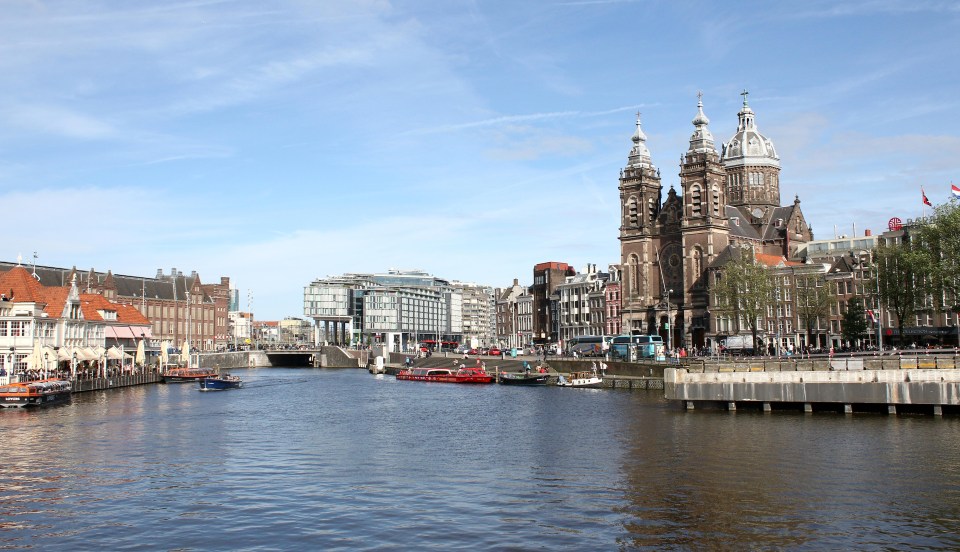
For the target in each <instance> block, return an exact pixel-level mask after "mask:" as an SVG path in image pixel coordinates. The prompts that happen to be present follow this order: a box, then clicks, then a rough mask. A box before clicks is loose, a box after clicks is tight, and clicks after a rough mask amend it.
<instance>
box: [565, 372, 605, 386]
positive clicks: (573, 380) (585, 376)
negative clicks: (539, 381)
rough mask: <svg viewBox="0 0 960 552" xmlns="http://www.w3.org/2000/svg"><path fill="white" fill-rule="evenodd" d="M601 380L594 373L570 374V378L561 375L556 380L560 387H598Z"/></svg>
mask: <svg viewBox="0 0 960 552" xmlns="http://www.w3.org/2000/svg"><path fill="white" fill-rule="evenodd" d="M601 383H603V378H601V377H600V376H598V375H597V373H596V372H571V373H570V376H569V377H567V376H563V375H561V376H560V377H559V378H558V379H557V385H559V386H560V387H600V384H601Z"/></svg>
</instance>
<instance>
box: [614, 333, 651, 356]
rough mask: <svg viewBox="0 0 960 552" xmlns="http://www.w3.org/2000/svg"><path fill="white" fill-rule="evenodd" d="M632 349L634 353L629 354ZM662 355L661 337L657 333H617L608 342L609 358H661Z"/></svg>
mask: <svg viewBox="0 0 960 552" xmlns="http://www.w3.org/2000/svg"><path fill="white" fill-rule="evenodd" d="M631 349H634V350H635V351H636V353H635V354H634V355H631V354H630V350H631ZM663 357H664V347H663V338H662V337H660V336H659V335H618V336H617V337H615V338H613V342H612V343H611V344H610V358H611V359H618V360H627V361H632V360H640V359H641V358H652V359H662V358H663Z"/></svg>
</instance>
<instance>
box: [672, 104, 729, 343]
mask: <svg viewBox="0 0 960 552" xmlns="http://www.w3.org/2000/svg"><path fill="white" fill-rule="evenodd" d="M697 97H698V101H697V115H696V117H694V119H693V126H694V131H693V135H692V136H690V147H689V148H688V149H687V152H686V153H685V154H684V155H683V157H682V158H681V159H680V186H681V188H682V189H683V231H682V236H683V237H682V247H683V287H682V289H683V297H682V304H683V310H682V327H683V328H685V330H686V331H687V332H689V334H690V335H689V338H690V344H691V345H693V346H695V347H703V346H704V344H705V334H706V331H707V330H708V329H709V328H708V326H709V316H708V314H707V309H708V308H709V297H708V294H707V282H706V277H707V276H706V275H707V267H708V266H710V264H711V263H712V262H713V261H714V259H715V258H716V257H717V256H718V255H719V254H720V253H721V252H722V251H723V250H724V249H725V248H726V247H727V245H728V244H729V243H730V223H729V221H728V220H727V217H726V206H727V197H726V190H725V189H724V185H725V177H726V173H725V171H724V169H723V165H721V163H720V156H719V155H718V154H717V150H716V148H715V146H714V142H713V134H711V133H710V129H709V128H708V126H707V125H709V124H710V119H708V118H707V116H706V115H704V113H703V95H702V94H697ZM678 325H679V324H678Z"/></svg>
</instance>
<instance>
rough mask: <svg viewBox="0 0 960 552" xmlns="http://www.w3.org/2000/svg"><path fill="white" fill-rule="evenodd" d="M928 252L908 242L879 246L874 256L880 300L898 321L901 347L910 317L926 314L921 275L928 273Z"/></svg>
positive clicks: (924, 288) (925, 292)
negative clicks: (920, 313) (878, 279)
mask: <svg viewBox="0 0 960 552" xmlns="http://www.w3.org/2000/svg"><path fill="white" fill-rule="evenodd" d="M929 258H930V257H929V252H928V251H924V250H923V248H920V247H916V246H915V245H914V244H913V242H912V241H911V240H910V239H904V241H903V242H901V243H898V244H892V245H890V244H881V245H880V246H879V247H877V249H876V251H875V252H874V259H875V260H876V263H877V275H878V277H879V278H880V282H879V287H880V300H881V301H882V303H883V304H884V306H885V307H886V308H887V309H888V310H890V311H892V312H893V314H894V315H895V316H896V317H897V330H898V332H897V333H898V335H899V336H900V341H899V342H900V345H901V346H903V345H904V343H905V340H904V335H903V328H904V325H905V324H906V321H907V320H908V318H909V317H911V316H912V315H915V314H916V313H917V312H919V311H921V310H926V307H924V306H923V300H924V298H925V297H926V296H927V293H928V286H927V282H929V280H930V279H928V278H925V277H924V274H926V273H927V271H928V270H929Z"/></svg>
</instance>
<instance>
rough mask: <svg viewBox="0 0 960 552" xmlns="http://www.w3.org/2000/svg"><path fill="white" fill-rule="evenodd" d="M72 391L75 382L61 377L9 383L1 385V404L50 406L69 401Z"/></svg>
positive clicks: (6, 405) (7, 406)
mask: <svg viewBox="0 0 960 552" xmlns="http://www.w3.org/2000/svg"><path fill="white" fill-rule="evenodd" d="M71 393H73V384H72V383H71V382H69V381H67V380H61V379H44V380H38V381H21V382H14V383H8V384H6V385H2V386H0V406H2V407H4V408H14V407H27V406H49V405H52V404H58V403H62V402H67V401H69V400H70V395H71Z"/></svg>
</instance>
